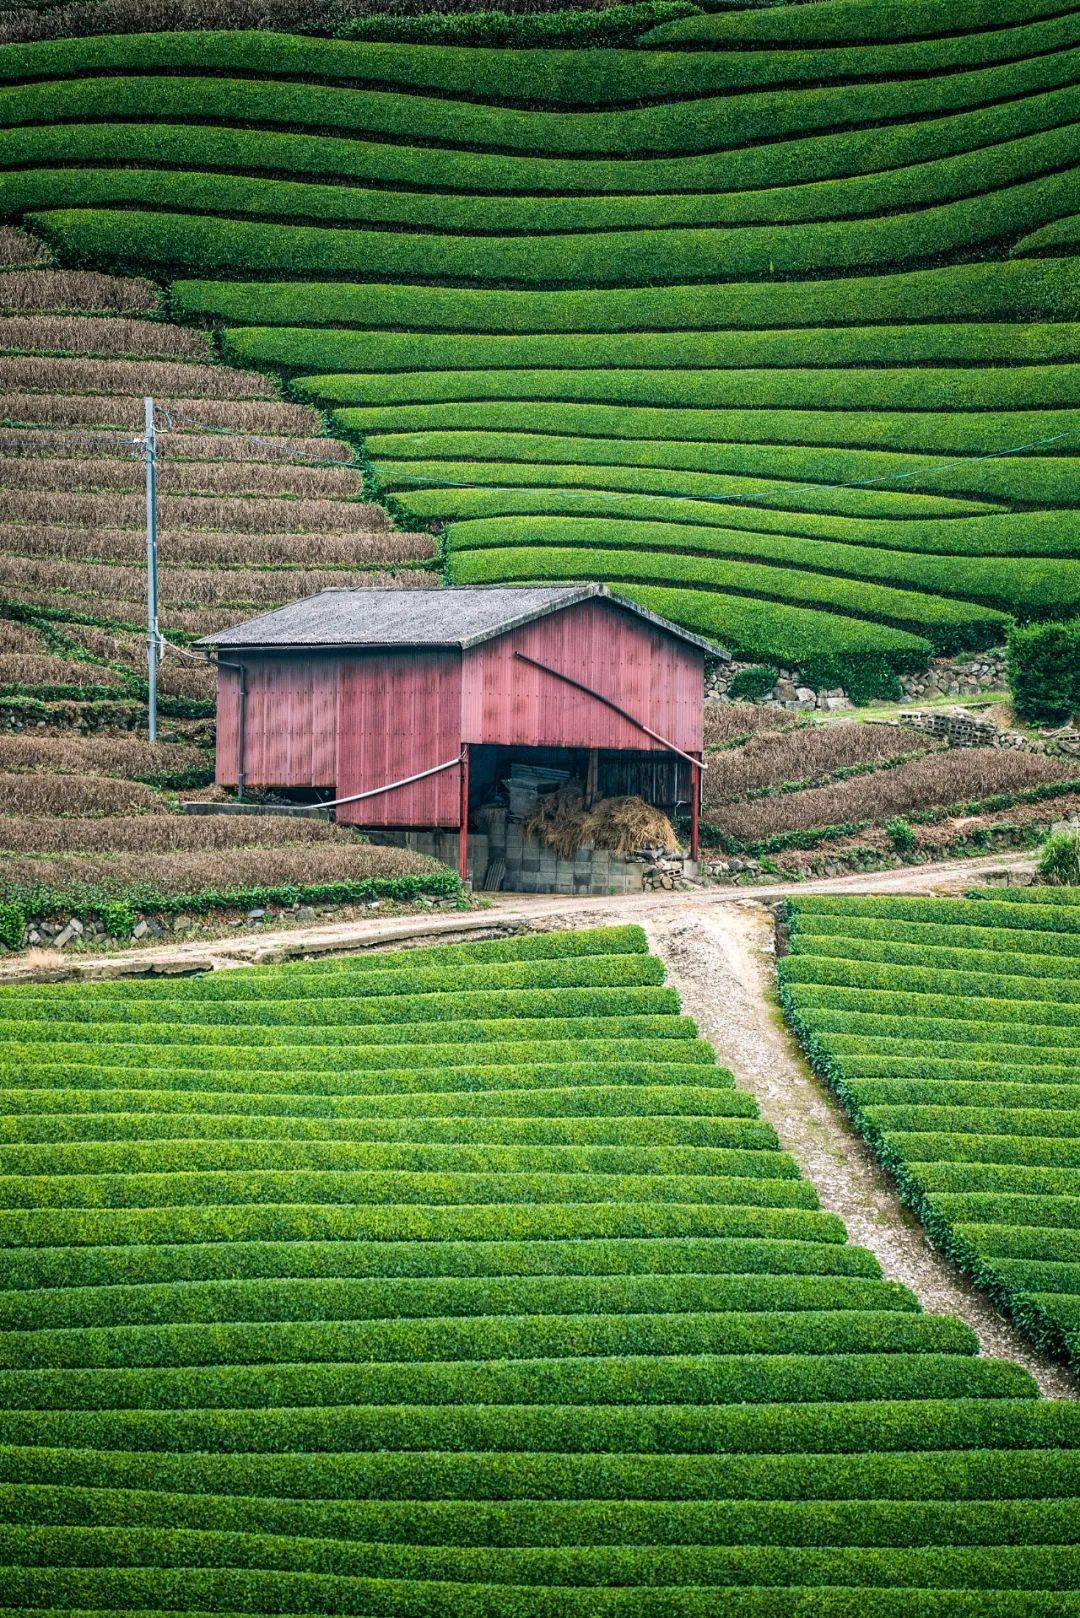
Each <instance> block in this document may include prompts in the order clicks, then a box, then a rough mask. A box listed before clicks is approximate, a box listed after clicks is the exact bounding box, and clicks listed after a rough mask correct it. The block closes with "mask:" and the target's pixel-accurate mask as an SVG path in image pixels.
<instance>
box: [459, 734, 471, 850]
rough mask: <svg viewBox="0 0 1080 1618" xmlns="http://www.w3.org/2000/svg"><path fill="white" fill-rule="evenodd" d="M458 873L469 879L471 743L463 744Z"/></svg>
mask: <svg viewBox="0 0 1080 1618" xmlns="http://www.w3.org/2000/svg"><path fill="white" fill-rule="evenodd" d="M458 874H459V875H460V877H461V880H462V881H463V882H467V881H468V880H469V744H468V742H462V744H461V797H460V800H459V804H458Z"/></svg>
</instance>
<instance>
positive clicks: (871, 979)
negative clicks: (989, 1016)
mask: <svg viewBox="0 0 1080 1618" xmlns="http://www.w3.org/2000/svg"><path fill="white" fill-rule="evenodd" d="M1030 959H1032V960H1036V961H1039V962H1042V963H1045V962H1046V957H1045V956H1032V957H1030ZM1056 964H1057V970H1058V971H1060V970H1061V963H1060V962H1058V963H1056ZM903 966H904V971H903V985H904V992H905V993H906V994H916V993H926V994H927V995H929V996H931V997H934V996H935V994H936V991H938V990H940V987H941V974H942V970H943V969H944V970H946V971H948V972H949V984H950V987H951V988H952V990H953V992H954V993H955V994H957V995H963V996H985V997H986V998H987V999H989V1000H991V1001H994V1000H1023V1001H1036V1000H1038V1001H1051V1002H1053V1001H1057V1002H1059V1003H1065V1004H1068V1003H1070V1002H1073V1001H1075V1002H1077V1004H1080V981H1078V980H1077V978H1076V977H1053V976H1050V975H1049V973H1048V972H1047V969H1046V965H1045V964H1044V965H1043V967H1042V970H1041V971H1040V972H1039V973H1038V976H1034V975H1033V974H1031V973H1028V974H1026V975H1024V974H1022V975H1020V976H999V975H997V974H995V973H992V972H990V971H965V970H964V969H963V968H962V967H958V966H957V965H956V964H955V963H949V962H944V963H943V962H938V961H935V962H934V963H933V965H931V966H916V965H913V964H911V963H910V962H904V963H903ZM897 976H898V974H897V973H896V971H895V968H894V966H892V965H890V964H889V963H884V962H883V963H878V962H875V961H873V960H867V959H866V958H865V957H862V956H860V958H859V959H856V960H851V959H847V960H840V959H836V958H834V957H831V956H826V957H825V958H824V959H823V958H821V957H820V956H818V955H817V954H816V952H815V953H813V954H810V955H806V954H802V955H796V956H794V957H793V958H792V959H791V960H789V961H788V963H787V964H786V966H785V968H784V979H785V982H787V983H809V984H814V985H828V986H830V987H831V986H834V985H835V986H836V987H838V988H839V987H843V988H851V989H873V990H890V989H892V987H893V985H894V984H895V983H896V982H897ZM1033 1009H1034V1008H1033ZM991 1010H993V1007H991Z"/></svg>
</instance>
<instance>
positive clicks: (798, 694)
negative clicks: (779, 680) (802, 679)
mask: <svg viewBox="0 0 1080 1618" xmlns="http://www.w3.org/2000/svg"><path fill="white" fill-rule="evenodd" d="M795 700H796V702H816V701H817V693H816V692H815V691H811V689H810V687H809V686H808V685H800V686H798V687H797V688H796V691H795Z"/></svg>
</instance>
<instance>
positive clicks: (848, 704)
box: [825, 697, 855, 713]
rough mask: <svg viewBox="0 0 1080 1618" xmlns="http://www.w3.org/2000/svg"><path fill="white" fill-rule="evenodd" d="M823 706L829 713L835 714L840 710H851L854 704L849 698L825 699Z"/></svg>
mask: <svg viewBox="0 0 1080 1618" xmlns="http://www.w3.org/2000/svg"><path fill="white" fill-rule="evenodd" d="M825 706H826V708H828V709H829V711H830V712H831V713H836V712H837V711H838V710H839V709H841V708H853V707H854V706H855V704H854V703H853V702H852V700H851V698H850V697H826V698H825Z"/></svg>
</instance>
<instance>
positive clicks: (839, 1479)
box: [0, 1401, 1075, 1543]
mask: <svg viewBox="0 0 1080 1618" xmlns="http://www.w3.org/2000/svg"><path fill="white" fill-rule="evenodd" d="M1057 1407H1058V1411H1059V1412H1060V1411H1063V1410H1068V1409H1069V1402H1068V1401H1057ZM1015 1408H1016V1407H1015V1406H1014V1411H1015ZM1028 1408H1029V1409H1030V1410H1031V1411H1032V1413H1033V1414H1041V1415H1043V1416H1045V1415H1046V1413H1047V1409H1048V1404H1047V1402H1045V1401H1041V1402H1038V1403H1035V1404H1029V1406H1028ZM980 1414H985V1412H980ZM1067 1427H1068V1423H1067V1422H1061V1421H1060V1419H1059V1420H1058V1421H1056V1422H1055V1423H1054V1424H1053V1426H1051V1424H1050V1423H1047V1422H1045V1421H1044V1422H1038V1421H1035V1422H1032V1423H1031V1424H1030V1425H1029V1427H1028V1430H1027V1432H1026V1434H1025V1435H1024V1436H1026V1437H1027V1439H1028V1441H1034V1442H1039V1441H1041V1442H1042V1443H1043V1444H1048V1443H1053V1442H1059V1443H1063V1442H1065V1441H1066V1438H1067ZM1018 1429H1019V1430H1020V1431H1023V1429H1022V1428H1019V1424H1018ZM977 1432H978V1437H976V1435H975V1432H973V1430H972V1429H971V1428H968V1427H963V1428H961V1427H960V1423H959V1413H958V1409H957V1406H956V1405H955V1404H953V1405H950V1406H949V1407H947V1410H945V1411H942V1412H941V1413H940V1414H935V1417H934V1419H932V1420H931V1418H930V1416H929V1414H927V1418H926V1428H925V1431H924V1432H923V1433H921V1434H919V1435H918V1437H917V1439H916V1440H915V1441H913V1442H912V1443H911V1445H910V1446H909V1452H908V1453H904V1454H884V1455H883V1454H881V1453H875V1452H874V1451H873V1450H868V1451H867V1452H866V1453H858V1452H849V1453H847V1454H844V1453H838V1452H834V1453H828V1454H818V1455H801V1454H798V1453H790V1452H789V1453H779V1454H773V1455H766V1454H761V1455H759V1454H738V1453H736V1454H732V1453H730V1452H729V1453H722V1454H713V1455H707V1456H706V1455H694V1454H690V1455H672V1454H653V1455H648V1456H646V1455H640V1454H639V1455H618V1454H597V1455H582V1454H580V1453H578V1454H575V1455H573V1456H572V1457H567V1456H566V1455H561V1454H559V1453H557V1452H555V1453H550V1454H544V1453H538V1452H535V1451H532V1452H523V1453H519V1454H516V1455H502V1454H498V1453H492V1454H486V1455H483V1456H477V1455H470V1454H467V1453H452V1452H448V1451H435V1452H428V1453H426V1454H424V1455H416V1454H409V1453H408V1452H403V1453H400V1454H384V1455H381V1456H378V1455H372V1454H364V1453H359V1454H354V1455H348V1454H341V1453H338V1454H334V1455H327V1454H295V1453H293V1454H280V1455H272V1454H266V1453H262V1454H258V1455H251V1454H248V1455H230V1454H228V1453H227V1452H223V1451H218V1452H216V1453H212V1454H211V1453H206V1454H198V1453H196V1454H183V1453H179V1454H176V1453H173V1454H170V1453H169V1452H168V1451H167V1450H162V1451H159V1452H158V1453H156V1454H154V1453H149V1452H145V1451H139V1450H133V1449H127V1450H112V1451H109V1450H72V1451H64V1450H58V1449H49V1448H40V1449H35V1450H26V1449H23V1450H18V1449H13V1448H9V1449H7V1450H0V1475H2V1476H4V1477H5V1478H8V1479H12V1480H14V1481H16V1482H22V1483H28V1484H30V1485H32V1486H44V1487H49V1488H50V1489H52V1488H55V1487H56V1486H57V1485H62V1484H66V1485H68V1486H70V1487H71V1488H72V1489H74V1488H78V1489H79V1490H80V1498H81V1499H82V1500H83V1501H84V1510H89V1503H88V1502H86V1494H85V1491H86V1489H87V1487H88V1486H89V1487H93V1488H100V1489H102V1490H103V1491H104V1490H106V1489H117V1488H118V1489H121V1490H123V1491H124V1492H125V1493H129V1494H133V1495H134V1494H138V1493H142V1495H143V1499H144V1502H145V1506H144V1509H145V1510H146V1511H147V1512H152V1511H153V1510H154V1504H153V1503H152V1502H153V1491H154V1490H157V1489H162V1490H167V1491H169V1492H168V1494H167V1495H166V1499H168V1500H171V1501H172V1502H173V1503H174V1504H175V1507H176V1509H177V1510H178V1511H180V1510H184V1511H190V1512H197V1511H199V1510H200V1509H202V1502H201V1500H200V1496H211V1497H216V1504H217V1505H218V1506H219V1508H220V1509H221V1510H225V1509H227V1508H226V1505H225V1497H227V1496H229V1495H232V1496H239V1497H240V1498H245V1497H246V1498H247V1499H248V1500H249V1501H250V1502H251V1504H252V1506H253V1509H254V1498H253V1497H252V1495H251V1490H252V1489H258V1490H260V1496H258V1497H255V1498H258V1499H259V1506H258V1508H257V1509H259V1510H262V1511H272V1510H274V1509H275V1507H276V1508H277V1509H279V1510H283V1511H284V1510H289V1509H295V1510H301V1509H303V1507H302V1506H301V1505H300V1502H302V1501H308V1500H310V1501H311V1502H312V1506H311V1509H313V1510H317V1509H319V1505H318V1502H323V1501H325V1502H329V1501H342V1502H345V1507H346V1509H348V1508H349V1506H350V1505H353V1504H359V1503H360V1502H361V1501H363V1502H365V1503H366V1502H369V1501H374V1502H375V1503H376V1504H377V1505H378V1506H380V1507H381V1508H382V1509H385V1510H386V1513H387V1515H386V1521H387V1522H388V1523H390V1522H393V1521H395V1520H396V1513H397V1512H398V1511H411V1509H412V1507H413V1503H414V1502H415V1503H422V1504H423V1505H424V1506H425V1507H427V1508H428V1509H430V1510H432V1511H433V1512H437V1511H438V1510H439V1509H440V1508H441V1506H442V1503H443V1502H447V1503H450V1502H454V1503H460V1504H462V1505H464V1504H465V1503H466V1502H468V1501H469V1500H475V1501H476V1503H477V1507H478V1509H480V1510H484V1509H485V1507H486V1509H488V1510H491V1511H493V1512H498V1511H499V1510H500V1508H501V1506H503V1505H504V1504H505V1505H512V1503H514V1502H520V1501H532V1502H536V1503H537V1504H538V1505H539V1503H540V1502H545V1501H562V1502H568V1503H570V1504H576V1503H578V1502H580V1503H581V1505H582V1506H583V1507H585V1506H586V1504H587V1502H595V1503H596V1504H597V1505H601V1506H603V1503H604V1502H609V1501H615V1502H618V1506H619V1507H620V1508H625V1509H626V1510H627V1511H628V1512H632V1511H633V1509H634V1505H635V1503H637V1502H641V1503H642V1504H643V1505H646V1504H648V1503H659V1504H660V1505H661V1506H664V1505H667V1504H668V1503H675V1502H684V1501H685V1502H691V1501H696V1502H703V1503H704V1504H705V1505H706V1507H707V1509H708V1510H709V1511H710V1512H712V1511H714V1509H715V1508H714V1506H713V1505H712V1501H713V1499H714V1498H722V1499H723V1500H724V1501H725V1516H726V1515H727V1513H729V1512H730V1513H731V1514H732V1520H733V1522H737V1521H739V1520H740V1519H739V1517H738V1515H737V1513H738V1511H739V1510H740V1503H741V1502H746V1504H747V1507H748V1508H749V1509H751V1510H752V1509H753V1507H754V1505H755V1504H756V1503H758V1502H776V1503H777V1506H778V1509H779V1510H780V1511H784V1510H789V1509H791V1507H792V1506H794V1508H795V1509H796V1510H797V1511H798V1512H804V1511H806V1509H807V1503H808V1502H810V1501H818V1500H822V1501H825V1502H827V1503H828V1504H829V1505H830V1507H831V1509H833V1510H836V1509H838V1506H839V1503H840V1502H841V1501H846V1502H851V1503H852V1504H853V1505H861V1506H862V1507H863V1508H864V1510H866V1511H867V1516H866V1517H865V1518H864V1519H863V1520H864V1521H869V1520H870V1515H869V1514H870V1512H872V1511H873V1509H874V1506H873V1502H874V1501H876V1500H880V1501H881V1509H882V1511H884V1512H887V1511H888V1510H889V1505H890V1503H892V1502H899V1503H901V1504H902V1506H903V1508H904V1509H905V1510H907V1511H909V1512H910V1513H911V1516H912V1520H914V1519H915V1518H916V1516H917V1514H918V1513H919V1510H920V1507H919V1505H917V1504H916V1503H917V1502H932V1503H933V1505H932V1506H931V1509H934V1508H940V1506H941V1503H942V1502H950V1501H951V1502H955V1503H956V1506H957V1509H958V1510H961V1509H963V1508H964V1507H965V1506H966V1505H967V1503H968V1502H971V1503H972V1504H974V1505H975V1506H976V1507H977V1508H978V1509H979V1511H980V1512H983V1513H985V1514H986V1515H985V1516H983V1517H981V1518H980V1521H981V1522H983V1523H986V1524H987V1525H989V1524H991V1523H993V1522H995V1521H996V1519H997V1513H996V1510H995V1504H994V1502H995V1500H996V1499H997V1498H998V1497H999V1495H1000V1496H1002V1497H1004V1498H1005V1499H1007V1500H1008V1502H1009V1504H1010V1505H1013V1504H1019V1503H1020V1502H1026V1501H1028V1500H1038V1499H1039V1498H1040V1497H1041V1496H1043V1495H1046V1496H1048V1497H1049V1498H1055V1497H1060V1498H1063V1499H1067V1498H1068V1497H1069V1494H1070V1482H1071V1476H1070V1474H1071V1471H1072V1468H1073V1467H1074V1466H1075V1457H1074V1456H1073V1454H1072V1453H1071V1452H1070V1451H1069V1450H1068V1449H1058V1450H1055V1449H1051V1448H1048V1447H1045V1448H1036V1449H1026V1448H1022V1447H1016V1448H1006V1447H1004V1445H1003V1444H1002V1442H1001V1440H1002V1438H1003V1437H1004V1434H1003V1433H1002V1432H1000V1431H998V1432H996V1433H995V1432H992V1431H990V1430H988V1428H987V1427H983V1428H981V1429H978V1430H977ZM957 1436H959V1437H960V1443H961V1446H963V1445H964V1444H965V1443H968V1444H970V1445H971V1446H972V1447H970V1448H964V1447H960V1448H951V1449H950V1448H949V1447H948V1446H949V1444H950V1442H951V1441H955V1439H956V1437H957ZM980 1437H981V1439H982V1440H983V1442H982V1443H981V1444H980V1443H979V1438H980ZM935 1443H939V1444H940V1446H941V1447H940V1448H934V1447H933V1445H934V1444H935ZM316 1483H317V1484H318V1487H316V1486H315V1485H316ZM185 1494H186V1496H187V1499H186V1500H185V1501H181V1496H182V1495H185ZM133 1503H134V1502H132V1504H133ZM518 1509H520V1507H518ZM607 1509H610V1507H609V1508H607ZM430 1520H431V1521H433V1522H434V1521H436V1520H437V1519H436V1518H435V1517H434V1516H433V1517H432V1518H431V1519H430ZM759 1520H760V1521H761V1522H764V1521H766V1520H767V1519H765V1518H764V1517H762V1518H761V1519H759ZM922 1520H923V1521H924V1522H925V1521H927V1520H928V1519H926V1518H925V1517H924V1518H922ZM976 1532H977V1530H973V1538H972V1541H971V1542H972V1543H974V1534H975V1533H976Z"/></svg>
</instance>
